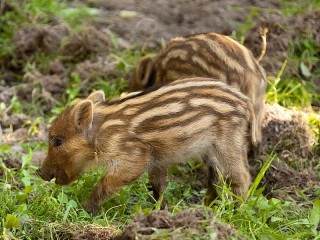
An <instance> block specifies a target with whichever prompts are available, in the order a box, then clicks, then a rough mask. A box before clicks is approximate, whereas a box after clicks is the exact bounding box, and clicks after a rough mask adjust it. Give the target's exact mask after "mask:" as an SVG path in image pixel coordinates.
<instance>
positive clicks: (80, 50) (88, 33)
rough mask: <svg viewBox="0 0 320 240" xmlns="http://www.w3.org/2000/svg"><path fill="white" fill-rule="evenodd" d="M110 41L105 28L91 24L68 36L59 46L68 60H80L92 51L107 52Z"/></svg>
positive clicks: (104, 53)
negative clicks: (99, 28) (97, 27)
mask: <svg viewBox="0 0 320 240" xmlns="http://www.w3.org/2000/svg"><path fill="white" fill-rule="evenodd" d="M110 47H111V41H110V39H109V34H108V31H107V30H103V29H102V30H98V29H96V28H95V27H93V26H86V27H82V28H81V29H79V30H78V31H75V32H73V33H72V34H71V35H70V36H68V37H67V38H66V39H65V41H64V42H63V44H62V46H61V54H62V55H63V56H65V57H66V58H67V59H68V60H70V61H73V62H80V61H83V60H85V59H87V58H88V57H90V55H92V54H94V53H99V54H102V53H103V55H106V54H108V53H109V51H110Z"/></svg>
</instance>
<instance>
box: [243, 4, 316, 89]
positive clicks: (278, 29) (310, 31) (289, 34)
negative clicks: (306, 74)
mask: <svg viewBox="0 0 320 240" xmlns="http://www.w3.org/2000/svg"><path fill="white" fill-rule="evenodd" d="M319 21H320V10H319V9H316V10H313V11H310V12H307V13H304V14H300V15H298V16H294V17H285V16H283V15H282V14H281V13H280V12H278V11H276V12H274V13H272V14H270V13H268V12H265V13H263V14H261V16H260V19H259V20H258V21H257V22H256V23H255V24H254V26H253V27H252V28H251V30H250V31H249V32H248V33H247V35H246V37H245V43H244V44H245V46H247V47H248V48H249V49H250V50H251V51H252V52H253V53H254V55H255V56H258V55H259V53H260V51H261V40H260V39H259V28H260V27H266V28H268V29H269V31H268V34H267V51H266V55H265V57H264V59H263V60H262V61H261V64H262V66H263V67H264V68H265V69H266V71H267V72H268V73H270V74H271V73H272V74H273V75H276V74H277V73H278V72H279V70H280V69H281V66H282V64H283V62H284V61H285V59H287V58H288V53H289V51H288V50H289V46H290V44H292V43H297V42H299V41H300V40H301V39H310V40H313V41H314V42H315V43H319V41H320V27H319V24H317V22H319ZM319 57H320V56H319ZM307 65H308V68H309V70H310V71H318V70H320V65H319V63H314V64H311V63H310V62H309V63H308V64H307ZM286 72H287V73H288V74H290V75H291V76H292V75H296V76H299V75H300V72H299V68H298V63H297V62H293V61H289V63H288V66H287V69H286ZM312 81H313V82H315V83H320V82H319V81H320V80H319V78H312ZM315 86H317V85H316V84H315Z"/></svg>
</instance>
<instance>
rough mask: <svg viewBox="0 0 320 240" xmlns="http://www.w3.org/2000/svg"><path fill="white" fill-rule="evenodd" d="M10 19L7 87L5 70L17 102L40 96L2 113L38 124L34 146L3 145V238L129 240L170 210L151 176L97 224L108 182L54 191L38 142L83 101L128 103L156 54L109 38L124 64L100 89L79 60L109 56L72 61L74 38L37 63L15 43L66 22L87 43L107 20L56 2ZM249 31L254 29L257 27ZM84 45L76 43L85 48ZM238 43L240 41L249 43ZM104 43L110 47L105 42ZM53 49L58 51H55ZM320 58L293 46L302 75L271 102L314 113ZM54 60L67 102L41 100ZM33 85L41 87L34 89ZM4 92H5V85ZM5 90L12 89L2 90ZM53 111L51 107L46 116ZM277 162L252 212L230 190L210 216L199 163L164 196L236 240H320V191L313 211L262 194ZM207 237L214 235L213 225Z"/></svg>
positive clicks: (174, 173)
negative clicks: (95, 191)
mask: <svg viewBox="0 0 320 240" xmlns="http://www.w3.org/2000/svg"><path fill="white" fill-rule="evenodd" d="M88 2H89V1H88ZM280 2H281V4H280V6H281V10H282V11H283V13H284V14H285V15H288V16H294V15H295V14H298V13H301V12H304V11H309V10H311V9H315V8H317V7H319V3H318V1H309V2H308V3H307V2H305V3H300V2H298V1H297V2H295V3H293V4H291V1H290V4H289V1H280ZM0 11H1V13H3V15H2V16H1V17H0V46H1V47H0V66H1V73H0V79H2V78H3V79H5V78H6V77H7V75H6V74H7V72H6V71H5V70H4V69H10V74H13V75H14V81H13V82H11V83H10V86H14V87H15V90H16V91H17V93H19V91H21V89H22V90H23V89H28V88H30V87H31V89H33V90H32V91H30V92H29V94H32V96H33V97H34V98H33V99H32V101H31V102H30V101H29V100H28V99H23V98H19V97H13V98H11V100H10V101H9V102H8V103H5V102H1V103H0V119H1V118H3V119H5V118H6V117H8V116H10V115H15V114H18V113H25V114H28V115H29V116H31V118H30V119H29V120H26V121H24V122H23V124H22V126H23V127H24V128H26V129H27V130H28V136H29V138H28V140H22V141H12V142H10V143H5V142H4V143H2V142H0V143H1V145H0V191H1V194H0V203H1V204H0V238H3V239H68V238H71V237H73V236H74V234H79V231H80V230H79V229H81V228H83V226H88V225H90V226H91V225H92V226H99V227H101V226H102V227H106V228H103V230H104V231H107V233H106V234H107V235H109V236H110V235H115V234H117V233H120V232H121V230H122V229H123V228H124V227H125V226H126V225H127V224H129V223H130V222H132V216H133V215H134V214H137V213H140V212H142V213H145V214H149V213H152V212H154V211H155V210H158V209H159V206H160V203H156V204H153V203H151V202H150V201H149V199H150V198H151V197H152V193H151V191H150V189H149V186H148V183H147V177H146V176H145V175H144V176H143V177H142V178H140V179H139V180H138V181H136V182H135V183H133V184H131V185H129V186H127V187H125V188H124V189H123V190H121V191H120V192H118V193H117V194H115V195H114V196H112V197H111V198H110V199H109V200H108V201H107V202H105V203H104V204H103V206H102V209H101V211H100V212H99V213H98V215H96V216H94V217H93V216H90V215H89V214H88V213H87V212H86V211H84V210H83V208H82V207H81V203H82V202H83V201H84V200H85V199H86V198H87V196H88V195H89V194H90V192H91V191H92V186H93V185H94V184H95V182H96V181H97V180H98V179H99V176H101V173H91V174H86V175H84V176H83V177H82V178H81V179H80V180H78V181H77V182H76V183H74V184H72V185H70V186H67V187H61V186H58V185H55V184H54V183H53V182H44V181H43V180H41V179H40V178H39V177H37V176H36V175H35V170H36V168H37V163H35V162H34V161H33V160H32V159H33V158H34V155H35V154H37V153H38V152H41V151H45V150H46V143H45V141H43V140H41V138H40V141H39V138H37V136H39V133H41V131H42V130H43V126H42V125H41V124H43V123H45V124H48V123H50V121H51V120H52V118H53V117H54V116H56V115H57V114H58V113H59V112H61V111H62V109H63V108H64V106H65V105H67V104H69V103H70V102H72V101H73V100H74V99H75V98H76V97H79V96H85V95H86V94H87V93H88V92H90V90H91V89H103V90H104V91H105V93H106V95H107V96H108V97H114V96H118V95H120V94H121V93H122V92H123V91H125V89H126V81H125V79H126V78H127V77H128V75H129V73H130V71H131V70H132V68H133V66H134V64H135V63H137V61H138V60H139V59H140V57H141V56H142V55H144V54H146V51H142V50H137V48H134V47H131V48H126V49H123V47H122V46H121V42H119V40H118V39H117V37H115V35H114V34H112V33H111V32H108V33H107V36H108V39H109V40H108V41H107V43H108V44H110V46H111V47H110V49H109V50H105V49H104V50H103V51H109V52H108V56H109V59H108V63H112V62H115V66H114V67H113V68H112V74H109V72H108V74H106V75H101V74H99V72H98V71H97V72H94V71H93V73H92V74H91V75H90V76H89V79H90V80H89V81H87V82H86V83H85V84H83V80H84V79H82V78H81V72H80V73H79V72H77V71H76V67H75V66H76V65H75V59H79V58H81V56H82V55H81V54H89V55H94V54H97V52H99V53H101V51H102V50H101V49H100V48H99V46H98V47H97V48H93V47H92V48H88V49H87V50H86V51H84V52H80V51H78V52H77V53H79V54H78V55H70V54H69V53H68V52H66V51H67V49H68V47H66V46H70V42H71V43H74V42H72V38H71V40H70V39H69V41H68V36H69V35H68V36H66V38H65V39H64V40H63V42H62V43H61V46H62V48H63V49H64V50H65V52H63V54H62V53H61V52H57V51H54V50H52V49H50V48H46V46H41V47H36V48H35V50H34V51H33V52H32V54H30V55H29V54H27V55H24V54H26V52H23V51H21V52H20V53H21V55H18V50H19V49H18V48H17V44H16V42H15V41H14V40H13V39H14V38H15V37H16V35H15V33H16V32H17V31H18V30H19V29H21V27H30V26H35V25H36V26H37V27H39V26H40V27H41V26H45V25H46V24H52V23H53V22H55V21H58V20H57V18H59V21H62V22H63V23H64V24H66V26H68V28H70V29H71V28H72V29H73V31H74V32H73V34H74V35H72V34H70V35H71V36H76V37H77V36H80V35H81V32H82V30H81V29H83V27H86V25H87V24H88V22H90V21H93V20H95V19H96V18H97V12H96V10H95V9H93V8H88V7H81V8H77V9H75V8H71V7H70V6H69V5H68V4H67V2H60V1H54V0H47V1H40V0H29V1H22V3H21V2H20V1H18V0H16V1H12V2H11V3H10V4H5V5H3V6H2V5H1V4H0ZM127 14H129V13H127ZM248 21H249V22H250V21H253V20H252V19H251V20H250V19H248ZM248 21H247V22H245V23H244V25H243V27H242V28H241V31H240V30H239V32H241V34H242V35H244V34H245V32H243V31H245V30H244V29H245V28H246V26H247V25H248V26H249V25H250V24H249V23H248ZM78 29H80V30H79V32H77V30H78ZM83 32H85V31H83ZM46 33H48V32H46ZM91 33H92V32H91ZM77 34H78V35H77ZM49 35H50V34H49ZM50 36H51V35H50ZM52 36H53V35H52ZM97 36H98V35H97ZM76 37H75V38H73V40H74V39H77V38H76ZM238 37H239V40H240V39H241V37H242V36H238ZM78 39H80V38H78ZM101 39H102V40H101V41H103V37H101ZM49 43H50V41H49ZM49 43H48V44H49ZM105 43H106V42H105ZM50 44H52V42H51V43H50ZM50 44H49V45H48V46H50V47H52V45H50ZM68 44H69V45H68ZM96 46H97V45H95V47H96ZM64 47H65V48H64ZM78 50H79V49H78ZM82 50H83V49H82ZM319 53H320V45H319V43H318V42H314V41H313V39H311V38H308V37H307V36H306V37H305V38H303V39H300V41H299V42H293V43H291V44H290V48H289V49H288V56H289V58H288V61H291V62H294V63H296V64H297V66H298V69H299V70H300V75H298V76H297V75H294V74H292V75H290V72H288V71H287V72H286V69H287V68H286V62H284V64H283V69H282V70H279V73H278V75H275V76H272V75H270V76H269V79H270V82H269V89H268V93H267V95H266V100H267V102H269V103H279V104H281V105H282V106H286V107H295V108H297V109H308V111H312V110H311V104H312V103H315V102H317V101H319V94H318V93H317V92H316V88H315V87H314V86H313V85H312V84H311V83H310V82H309V81H306V80H307V79H309V78H311V77H312V78H319V77H320V71H319V66H318V64H319V61H320V56H319ZM85 59H86V58H84V59H83V60H85ZM54 60H59V61H61V62H63V63H64V66H66V67H67V69H66V70H63V72H64V73H63V75H59V77H61V79H62V78H68V79H69V81H68V82H67V85H66V90H65V91H64V92H61V93H60V92H58V93H57V94H60V95H59V97H57V98H54V100H52V98H51V97H52V96H53V95H52V96H50V98H49V97H48V98H43V97H40V95H41V94H42V95H43V94H44V91H42V89H45V88H43V86H42V85H41V83H39V82H37V81H35V79H37V78H41V79H42V77H43V76H42V75H37V73H38V72H41V74H44V73H49V72H50V69H51V67H50V66H51V65H50V64H51V63H52V61H54ZM102 72H103V71H102ZM28 77H29V78H30V79H31V81H26V78H28ZM1 83H3V81H2V80H1ZM5 84H7V82H6V83H3V84H2V85H5ZM34 89H35V90H34ZM18 95H19V94H18ZM48 99H49V100H48ZM47 105H50V107H48V108H47V107H45V106H47ZM308 121H309V124H310V126H311V129H312V131H313V132H314V134H315V141H314V143H313V148H314V151H315V153H317V154H318V155H317V154H315V155H314V156H316V157H314V158H313V159H312V160H310V161H311V162H312V161H313V162H312V163H310V164H306V165H308V167H310V166H311V168H312V171H313V173H314V174H315V175H316V176H318V177H319V176H320V172H319V168H315V166H318V163H317V162H318V160H319V157H318V156H319V153H320V150H319V149H320V144H319V139H320V130H319V129H320V118H319V117H318V115H316V114H315V113H314V115H311V117H309V118H308ZM8 129H10V127H9V128H8ZM0 133H1V134H2V132H0ZM3 134H6V132H4V133H3ZM1 138H2V137H1V136H0V139H1ZM14 140H15V139H14ZM277 158H278V156H277V155H276V154H270V155H268V156H266V159H265V161H264V164H263V166H262V168H261V171H260V173H259V174H258V176H257V177H256V179H255V180H254V182H253V184H252V187H251V189H250V191H249V192H250V193H249V196H248V200H247V201H246V202H243V201H242V200H241V199H238V198H237V197H235V196H233V197H232V196H230V195H231V194H230V190H229V188H228V186H227V185H224V186H223V187H222V188H221V198H220V199H218V200H216V201H215V202H214V203H213V204H212V205H211V206H209V207H205V206H203V203H202V202H203V201H202V200H203V197H204V195H205V190H204V189H203V187H202V185H201V183H199V178H201V171H200V169H201V164H199V163H197V162H190V163H189V164H187V165H183V166H176V167H173V168H172V169H171V174H170V175H171V181H170V182H169V184H168V187H167V190H166V192H165V195H164V198H165V199H166V200H167V202H168V211H169V212H170V213H173V214H176V213H179V212H181V211H182V210H186V209H198V208H201V209H208V208H209V210H210V211H212V212H213V213H214V215H215V217H216V219H217V221H218V222H220V223H222V224H229V225H231V226H232V231H235V232H237V234H235V235H234V238H245V239H320V229H319V222H320V198H319V196H320V186H318V187H317V188H315V189H316V190H315V191H316V194H315V196H318V197H313V198H309V196H307V195H305V193H304V192H303V191H300V190H297V194H298V195H300V197H301V198H300V199H303V201H301V200H300V201H296V200H294V199H293V198H286V199H277V198H272V197H268V196H265V195H264V194H263V190H264V186H260V185H259V183H260V181H261V179H262V177H263V175H264V173H265V171H266V169H267V168H268V167H269V166H270V164H271V161H272V160H274V159H277ZM15 162H18V165H17V166H14V165H12V163H15ZM300 167H301V166H300ZM298 170H301V171H303V170H304V169H303V168H302V167H301V169H299V167H298ZM199 171H200V173H199ZM258 185H259V186H258ZM203 228H206V225H205V224H204V226H203ZM99 229H100V228H99ZM100 230H101V229H100ZM155 234H156V237H155V238H153V239H170V238H171V237H172V233H169V232H165V231H161V230H157V231H156V233H155ZM157 234H158V235H157ZM170 234H171V235H170ZM188 236H189V237H190V238H192V239H215V238H216V235H215V234H213V230H212V231H210V229H209V228H206V231H205V234H203V235H197V234H192V233H189V235H188ZM106 239H107V238H106Z"/></svg>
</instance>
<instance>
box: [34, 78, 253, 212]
mask: <svg viewBox="0 0 320 240" xmlns="http://www.w3.org/2000/svg"><path fill="white" fill-rule="evenodd" d="M256 128H257V125H256V122H255V117H254V111H253V107H252V104H251V101H250V100H249V99H248V97H246V96H245V95H243V94H242V93H241V92H239V91H238V90H237V89H235V88H233V87H231V86H229V85H227V84H225V83H223V82H221V81H216V80H215V79H210V78H187V79H184V80H181V81H175V82H172V83H169V84H166V85H163V86H161V87H160V86H158V87H154V88H151V89H148V90H146V91H143V92H136V93H132V94H130V95H129V96H126V97H124V98H120V99H118V100H110V101H106V100H105V99H104V94H103V92H102V91H96V92H93V93H92V94H91V95H89V97H88V98H87V99H84V100H80V101H78V102H76V103H75V104H74V105H72V106H69V107H67V108H66V110H65V111H64V112H62V113H61V114H60V115H59V116H58V117H57V118H56V119H55V120H54V121H53V123H52V126H51V128H50V131H49V146H48V154H47V156H46V158H45V159H44V161H43V163H42V165H41V167H40V168H39V169H38V171H37V173H38V174H39V175H40V176H41V177H42V178H43V179H45V180H48V181H49V180H51V179H53V178H55V181H56V183H58V184H69V183H71V182H72V181H74V180H76V179H77V178H78V177H79V176H80V175H81V174H83V173H84V172H86V171H88V170H92V169H97V168H100V169H101V168H103V169H105V170H106V174H105V176H103V177H102V179H101V180H100V181H99V182H98V183H97V185H96V186H95V188H94V190H93V193H92V195H91V196H90V197H89V198H88V200H87V201H86V203H85V205H84V206H85V209H86V210H87V211H88V212H91V213H95V212H96V211H97V210H98V209H99V206H100V204H101V203H102V202H103V201H104V200H105V199H106V198H107V197H109V196H110V195H112V194H113V193H114V192H115V191H117V190H119V189H120V188H121V187H123V186H124V185H126V184H129V183H131V182H132V181H134V180H136V179H137V178H139V177H140V176H141V175H142V173H143V172H144V171H148V173H149V180H150V183H151V186H152V190H153V193H154V198H155V199H158V198H159V197H160V195H161V194H162V193H163V191H164V190H165V187H166V175H167V169H168V167H169V166H170V165H171V164H175V163H180V162H185V161H187V160H188V159H190V158H192V157H198V158H202V159H203V160H204V161H205V163H206V164H207V165H208V166H209V169H210V171H209V177H208V202H210V201H212V200H213V199H214V198H215V197H217V192H216V190H215V188H214V187H213V183H214V182H215V180H216V179H215V176H216V174H215V170H216V169H218V170H219V171H220V172H221V174H222V176H223V177H225V178H226V179H227V181H228V182H229V183H230V184H231V187H232V190H233V191H234V193H235V194H238V195H241V196H243V197H245V196H246V193H247V190H248V187H249V184H250V175H249V171H248V162H247V145H248V141H252V142H253V143H256V138H257V136H256V134H257V129H256ZM249 129H250V130H249Z"/></svg>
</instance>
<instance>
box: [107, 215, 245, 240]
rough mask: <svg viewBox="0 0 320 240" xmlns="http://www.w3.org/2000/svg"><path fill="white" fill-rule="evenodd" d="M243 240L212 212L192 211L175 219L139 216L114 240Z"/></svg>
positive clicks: (172, 216)
mask: <svg viewBox="0 0 320 240" xmlns="http://www.w3.org/2000/svg"><path fill="white" fill-rule="evenodd" d="M213 236H215V238H216V239H242V238H241V236H240V234H239V233H238V232H237V231H236V230H235V229H234V228H233V227H231V226H230V225H227V224H222V223H220V222H218V221H217V220H216V219H215V217H214V215H213V213H212V211H211V210H204V209H188V210H184V211H181V212H178V213H176V214H175V215H172V214H171V213H169V212H168V211H165V210H162V211H156V212H152V213H150V214H149V215H143V214H139V215H137V216H136V217H135V218H134V220H133V223H131V224H129V225H128V226H126V227H125V229H124V230H123V232H122V233H121V234H119V235H118V236H116V237H114V238H113V239H114V240H130V239H141V240H143V239H162V238H165V239H199V237H200V239H209V238H210V237H213Z"/></svg>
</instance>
